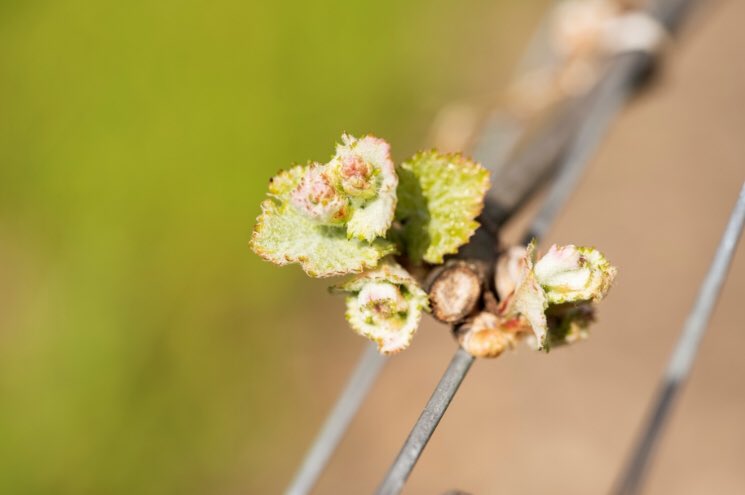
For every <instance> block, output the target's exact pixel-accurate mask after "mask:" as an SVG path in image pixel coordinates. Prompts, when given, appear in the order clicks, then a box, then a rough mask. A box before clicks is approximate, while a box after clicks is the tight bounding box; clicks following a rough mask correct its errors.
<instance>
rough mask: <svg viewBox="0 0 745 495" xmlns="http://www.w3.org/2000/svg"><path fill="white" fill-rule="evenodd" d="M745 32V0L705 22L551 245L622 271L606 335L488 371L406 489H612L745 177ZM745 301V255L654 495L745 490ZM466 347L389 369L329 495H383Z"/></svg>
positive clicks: (295, 449)
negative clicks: (596, 254)
mask: <svg viewBox="0 0 745 495" xmlns="http://www.w3.org/2000/svg"><path fill="white" fill-rule="evenodd" d="M743 19H745V2H742V1H739V0H731V1H727V2H716V3H714V4H711V5H708V6H707V7H705V8H703V9H699V10H698V11H697V12H696V13H695V16H694V18H693V19H692V20H691V22H689V23H688V26H687V29H686V30H685V31H684V33H683V36H682V38H681V39H680V41H678V43H677V45H676V46H674V47H673V50H672V52H671V54H670V55H671V56H670V57H669V60H668V62H669V63H668V64H667V65H666V67H665V71H664V74H663V77H662V78H661V80H660V81H658V83H657V85H656V86H655V87H654V88H653V89H652V90H650V91H647V92H646V93H645V94H644V95H643V96H641V97H639V98H637V99H636V100H635V101H634V103H633V104H632V105H631V106H630V107H629V108H628V109H627V110H626V111H625V112H624V114H623V115H622V117H621V118H620V119H619V121H618V122H617V123H616V125H615V126H614V127H613V130H612V134H611V135H610V136H609V138H608V139H607V140H606V141H605V143H604V144H603V146H602V149H601V150H600V152H599V153H598V154H597V156H596V158H595V159H594V160H593V161H592V164H591V166H590V169H589V170H588V172H587V173H586V175H585V177H584V179H583V180H582V183H581V185H580V187H579V189H578V190H577V192H576V194H575V195H574V197H573V198H572V200H571V202H570V203H569V205H568V207H567V208H565V210H564V211H563V212H562V215H561V217H560V219H559V221H558V222H557V224H556V225H555V227H554V228H553V230H552V231H551V232H550V234H549V236H548V238H547V239H546V245H548V244H549V243H551V242H559V243H577V244H591V245H595V246H597V247H599V248H601V249H602V250H603V251H604V252H605V253H606V254H607V256H608V257H609V258H610V260H611V261H612V262H613V263H614V264H615V265H617V266H618V267H619V271H620V274H619V277H618V279H617V283H616V285H615V287H614V288H613V290H612V291H611V294H610V296H609V298H608V299H607V301H606V302H605V303H603V305H602V307H601V310H600V314H599V322H598V323H597V325H596V326H595V328H594V333H593V335H592V338H591V339H590V340H589V341H587V342H585V343H582V344H580V345H576V346H574V347H573V348H568V349H560V350H557V351H556V352H552V353H551V354H550V355H548V356H546V355H543V354H538V353H533V352H530V351H529V350H527V349H523V348H521V349H519V350H518V351H517V352H512V353H509V354H507V355H504V356H503V357H502V358H500V359H498V360H495V361H481V362H477V363H476V364H475V365H474V366H473V368H472V370H471V373H470V375H469V376H468V378H467V379H466V381H465V382H464V384H463V386H462V387H461V390H460V391H459V393H458V395H457V397H456V399H455V401H454V402H453V404H452V406H451V407H450V409H449V411H448V413H447V415H446V416H445V418H444V420H443V421H442V423H441V424H440V427H439V428H438V430H437V431H436V433H435V435H434V437H433V438H432V440H431V442H430V444H429V446H428V447H427V449H426V450H425V452H424V455H423V456H422V458H421V460H420V462H419V464H418V465H417V467H416V469H415V470H414V472H413V474H412V476H411V478H410V480H409V483H408V485H407V489H406V490H405V492H406V493H412V494H440V493H443V492H445V491H446V490H447V489H452V488H459V489H462V490H465V491H468V492H471V493H474V494H491V493H509V494H535V493H548V492H550V493H556V494H580V493H582V494H584V493H606V492H608V490H609V488H610V486H611V485H612V483H613V481H614V479H615V477H616V476H617V474H618V472H619V468H620V467H621V465H622V463H623V461H624V460H625V459H626V457H627V454H628V453H629V450H630V447H631V446H632V443H633V441H634V439H635V438H636V435H637V433H638V430H639V427H640V425H641V422H642V420H643V418H644V417H645V415H646V412H647V410H648V405H649V402H650V399H651V397H652V395H653V393H654V390H655V388H656V385H657V383H658V380H659V377H660V374H661V372H662V371H663V368H664V365H665V362H666V360H667V357H668V355H669V353H670V350H671V348H672V346H673V344H674V343H675V341H676V339H677V335H678V332H679V330H680V327H681V325H682V324H683V321H684V320H685V318H686V315H687V313H688V311H689V309H690V307H691V304H692V302H693V300H694V298H695V296H696V293H697V290H698V287H699V284H700V283H701V280H702V278H703V276H704V274H705V272H706V270H707V268H708V266H709V263H710V261H711V258H712V255H713V253H714V251H715V249H716V246H717V243H718V242H719V238H720V235H721V233H722V229H723V227H724V225H725V223H726V220H727V216H728V214H729V212H730V209H731V207H732V206H733V203H734V201H735V198H736V196H737V193H738V191H739V189H740V186H741V184H742V182H743V180H744V179H745V134H744V131H745V95H744V94H743V93H744V92H745V30H743V28H742V21H743ZM534 207H535V205H533V208H534ZM525 217H526V218H527V215H525ZM525 220H526V219H525V218H523V219H522V221H520V220H518V221H517V222H516V224H519V223H522V224H524V223H525ZM518 231H519V228H518V227H517V226H513V227H512V232H513V234H514V233H515V232H518ZM743 294H745V243H741V245H740V247H739V249H738V253H737V256H736V258H735V261H734V264H733V266H732V270H731V272H730V274H729V278H728V281H727V283H726V285H725V287H724V292H723V295H722V297H721V299H720V301H719V305H718V308H717V310H716V312H715V314H714V318H713V321H712V323H711V326H710V329H709V333H708V334H707V336H706V338H705V340H704V342H703V346H702V348H701V352H700V356H699V358H698V361H697V363H696V367H695V369H694V372H693V375H692V378H691V380H690V382H689V384H688V386H687V387H686V388H685V389H684V391H683V393H682V394H681V395H680V401H679V403H678V407H677V408H676V410H675V412H674V414H673V416H672V421H671V422H670V424H669V427H668V428H667V430H666V431H665V435H664V439H663V442H662V444H661V448H660V449H659V451H658V453H657V456H656V458H655V461H654V465H653V468H652V471H651V474H650V476H649V478H648V480H647V489H646V493H651V494H652V493H658V494H662V493H675V494H681V495H682V494H702V493H723V494H725V493H726V494H734V493H745V470H744V469H743V466H744V465H745V421H743V418H745V387H744V386H743V383H744V381H745V359H743V358H742V357H741V354H742V350H743V348H745V315H743V313H742V306H743V302H744V301H745V297H744V296H743ZM329 313H330V315H329V316H328V317H324V316H319V317H318V318H320V319H321V320H322V321H319V322H317V323H318V324H322V325H338V326H342V325H344V323H343V321H342V320H341V318H340V317H338V316H336V315H335V314H336V313H340V312H338V311H335V312H334V315H331V313H332V312H331V311H329ZM326 344H329V343H328V342H327V343H326ZM331 345H334V346H338V348H336V349H333V350H329V349H325V350H323V351H321V350H318V351H317V352H315V349H309V352H308V355H307V357H306V358H305V359H304V360H303V361H302V362H300V363H298V364H297V368H296V370H295V374H296V380H297V383H298V384H313V387H314V395H313V397H314V398H313V399H312V400H311V401H310V403H307V399H308V397H309V395H310V394H308V395H306V396H304V397H302V398H298V399H297V407H298V418H300V417H302V418H303V419H302V421H299V424H298V427H297V431H298V434H297V436H296V438H295V440H296V444H295V445H293V446H292V448H291V449H289V450H288V451H284V452H283V453H282V456H281V457H282V462H281V464H283V465H284V469H285V470H284V471H282V472H276V473H267V476H271V478H272V480H271V481H269V480H264V481H266V482H267V485H273V486H276V485H277V483H278V482H279V481H282V480H277V479H276V478H275V477H276V476H278V475H279V477H286V479H289V478H290V476H291V473H292V471H293V470H294V469H295V467H296V465H297V463H298V462H299V460H300V458H301V456H302V453H303V451H304V449H305V448H306V447H307V445H308V444H309V443H310V441H311V439H312V437H313V435H314V434H315V431H316V429H317V427H318V425H319V424H320V422H321V421H322V418H323V416H324V414H325V413H326V411H327V410H328V409H329V408H330V405H331V404H332V401H333V399H334V397H335V395H336V394H337V392H338V391H339V390H340V389H341V387H342V386H343V383H344V380H345V378H346V376H345V375H346V373H347V372H348V370H350V369H351V368H352V366H353V364H354V361H355V359H356V357H357V355H358V354H359V352H361V349H362V347H363V345H364V343H363V342H362V341H360V340H359V339H355V338H354V336H352V335H348V336H346V337H345V338H341V339H336V340H335V342H334V343H331ZM454 348H455V346H454V343H453V341H452V339H451V338H450V336H449V335H448V331H447V329H446V328H445V327H443V326H439V325H437V324H435V323H433V322H432V321H431V320H428V321H427V322H426V323H425V325H424V326H423V328H422V329H421V330H420V333H419V335H418V336H417V338H416V340H415V344H414V345H413V346H412V348H411V349H410V350H408V351H407V352H405V353H403V354H401V355H399V356H396V357H394V358H392V359H391V360H390V362H389V363H388V365H387V367H386V368H385V369H384V371H383V373H382V376H381V377H380V380H379V381H378V383H377V384H376V386H375V388H374V389H373V392H372V394H371V395H370V396H369V398H368V400H367V401H366V403H365V404H364V406H363V408H362V411H361V413H360V414H359V416H358V417H357V418H356V420H355V421H354V423H353V425H352V428H351V430H350V432H349V434H348V436H347V437H346V439H345V440H344V441H343V443H342V445H341V446H340V448H339V450H338V452H337V454H336V455H335V457H334V458H333V460H332V462H331V464H330V466H329V468H328V470H327V472H326V473H325V474H324V476H323V477H322V479H321V482H320V483H319V486H318V489H317V493H334V494H346V493H369V492H371V491H372V490H373V489H374V487H375V486H376V485H377V484H378V482H379V481H380V479H381V477H382V475H383V474H384V473H385V471H386V470H387V468H388V466H389V464H390V462H391V461H392V460H393V458H394V456H395V455H396V454H397V452H398V449H399V448H400V447H401V444H402V442H403V440H404V439H405V437H406V435H407V433H408V430H409V428H410V427H411V426H412V425H413V423H414V421H415V420H416V418H417V416H418V414H419V412H420V410H421V407H422V406H423V405H424V403H425V402H426V400H427V398H428V397H429V395H430V393H431V391H432V390H433V388H434V386H435V384H436V382H437V380H438V379H439V378H440V376H441V374H442V371H443V370H444V368H445V367H446V365H447V363H448V361H449V359H450V357H451V355H452V352H453V350H454ZM311 350H313V351H314V352H310V351H311ZM329 355H337V356H341V357H340V358H338V359H334V360H330V359H328V358H327V356H329ZM304 401H305V402H304ZM255 481H258V482H259V484H261V481H260V480H255Z"/></svg>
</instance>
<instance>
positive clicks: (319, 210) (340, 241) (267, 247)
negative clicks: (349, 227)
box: [250, 164, 394, 277]
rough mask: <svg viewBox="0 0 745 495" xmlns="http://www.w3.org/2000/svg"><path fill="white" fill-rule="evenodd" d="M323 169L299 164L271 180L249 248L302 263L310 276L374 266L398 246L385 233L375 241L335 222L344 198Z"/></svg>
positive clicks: (282, 260) (275, 260) (278, 260)
mask: <svg viewBox="0 0 745 495" xmlns="http://www.w3.org/2000/svg"><path fill="white" fill-rule="evenodd" d="M323 172H324V169H323V168H322V166H320V165H318V164H311V165H298V166H295V167H293V168H292V169H290V170H288V171H285V172H280V173H279V174H278V175H277V176H275V177H274V178H273V179H272V180H271V182H270V184H269V197H268V198H267V199H265V200H264V201H263V202H262V204H261V215H260V216H259V218H258V219H257V223H256V227H255V228H254V232H253V235H252V237H251V242H250V245H251V248H252V249H253V250H254V252H256V254H258V255H259V256H261V257H262V258H264V259H266V260H267V261H271V262H272V263H276V264H278V265H286V264H289V263H300V264H301V266H302V268H303V270H305V272H306V273H307V274H308V275H310V276H311V277H330V276H334V275H343V274H347V273H359V272H362V271H363V270H366V269H370V268H373V267H375V266H376V265H377V264H378V261H379V260H380V259H381V258H382V257H383V256H385V255H386V254H390V253H392V252H393V251H394V246H393V244H391V243H390V242H388V241H385V240H383V239H376V240H375V241H373V242H372V243H369V242H366V241H361V240H358V239H348V238H347V232H346V229H345V227H344V225H343V224H339V225H334V223H333V220H334V218H335V216H336V215H337V213H338V212H339V211H343V208H339V205H340V204H342V202H340V201H337V200H336V199H335V196H334V195H333V194H331V193H330V191H329V190H328V189H326V188H325V186H324V181H325V180H326V179H324V178H323ZM335 201H336V202H335ZM335 212H336V213H335Z"/></svg>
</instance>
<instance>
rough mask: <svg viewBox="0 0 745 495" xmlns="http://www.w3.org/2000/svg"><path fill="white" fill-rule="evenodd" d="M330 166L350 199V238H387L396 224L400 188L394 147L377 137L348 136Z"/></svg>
mask: <svg viewBox="0 0 745 495" xmlns="http://www.w3.org/2000/svg"><path fill="white" fill-rule="evenodd" d="M328 167H329V169H330V171H331V173H332V174H333V176H334V177H335V178H336V180H337V183H338V187H339V189H340V191H341V192H342V194H344V195H346V196H347V197H348V198H349V203H350V209H351V211H350V217H349V221H348V223H347V235H348V236H349V237H356V238H358V239H364V240H366V241H372V240H373V239H375V238H376V237H384V236H385V233H386V232H387V231H388V229H389V228H390V226H391V223H393V214H394V212H395V210H396V188H397V186H398V176H397V175H396V170H395V167H394V165H393V160H391V147H390V145H389V144H388V143H387V142H385V141H384V140H382V139H379V138H376V137H373V136H365V137H363V138H360V139H356V138H354V137H352V136H350V135H348V134H344V135H343V136H342V144H340V145H337V147H336V155H335V156H334V158H333V159H332V160H331V162H329V164H328Z"/></svg>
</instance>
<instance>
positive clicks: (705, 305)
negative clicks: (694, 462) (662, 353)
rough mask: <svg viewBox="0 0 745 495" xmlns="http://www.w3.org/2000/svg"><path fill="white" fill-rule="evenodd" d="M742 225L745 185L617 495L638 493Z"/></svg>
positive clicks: (697, 344)
mask: <svg viewBox="0 0 745 495" xmlns="http://www.w3.org/2000/svg"><path fill="white" fill-rule="evenodd" d="M743 225H745V184H743V187H742V189H741V191H740V196H739V198H738V200H737V203H736V204H735V207H734V209H733V210H732V214H731V215H730V218H729V223H728V224H727V227H726V228H725V230H724V235H723V236H722V240H721V241H720V243H719V247H718V248H717V252H716V254H715V255H714V261H713V262H712V264H711V267H710V268H709V272H708V273H707V274H706V278H705V279H704V283H703V284H702V285H701V289H700V290H699V293H698V297H697V299H696V303H695V304H694V306H693V309H692V310H691V314H690V315H689V316H688V319H687V320H686V323H685V325H684V327H683V330H682V332H681V334H680V338H679V339H678V344H677V345H676V347H675V350H674V351H673V353H672V355H671V356H670V360H669V361H668V365H667V370H666V371H665V375H664V377H663V379H662V383H661V385H660V388H659V391H658V393H657V395H656V397H655V399H654V400H653V404H654V407H653V408H652V413H651V415H650V416H649V419H648V421H647V424H646V426H645V428H644V430H643V433H642V435H641V437H640V438H639V441H638V443H637V445H636V447H635V448H634V451H633V454H632V455H631V458H630V459H629V463H628V465H627V466H626V469H625V470H624V472H623V475H622V476H621V478H620V481H619V483H618V486H617V488H616V490H615V491H614V493H616V494H617V495H634V494H636V493H639V490H640V487H641V483H642V481H643V479H644V474H645V472H646V468H647V466H648V464H649V460H650V458H651V456H652V454H653V452H654V448H655V445H656V444H657V442H658V441H659V437H660V435H661V434H662V430H663V428H664V426H665V422H666V420H667V418H668V417H669V415H670V411H671V410H672V406H673V403H674V400H675V397H676V396H677V394H678V392H679V390H680V388H681V386H682V385H683V384H684V383H685V381H686V379H687V378H688V375H689V374H690V372H691V368H692V367H693V362H694V361H695V359H696V354H697V351H698V348H699V345H700V344H701V339H702V338H703V336H704V333H706V328H707V325H708V323H709V320H710V319H711V314H712V312H713V311H714V307H715V305H716V302H717V299H718V298H719V294H720V292H721V290H722V285H723V284H724V280H725V277H726V276H727V272H728V270H729V267H730V264H731V263H732V257H733V256H734V254H735V248H736V247H737V242H738V240H739V239H740V235H741V234H742V229H743Z"/></svg>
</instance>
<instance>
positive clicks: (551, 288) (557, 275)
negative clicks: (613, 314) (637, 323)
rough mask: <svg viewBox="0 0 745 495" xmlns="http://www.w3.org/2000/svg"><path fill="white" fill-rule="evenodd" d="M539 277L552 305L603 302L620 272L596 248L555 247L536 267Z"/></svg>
mask: <svg viewBox="0 0 745 495" xmlns="http://www.w3.org/2000/svg"><path fill="white" fill-rule="evenodd" d="M535 276H536V278H537V279H538V282H539V283H540V284H541V286H542V287H543V288H544V289H545V291H546V297H547V298H548V301H549V302H550V303H552V304H561V303H565V302H577V301H589V300H593V301H600V300H601V299H603V297H605V294H606V293H607V292H608V289H609V288H610V284H611V283H612V282H613V279H614V278H615V276H616V269H615V268H614V267H613V266H611V264H610V263H609V262H608V260H606V259H605V257H604V256H603V255H602V253H600V251H598V250H596V249H593V248H586V247H577V246H573V245H571V244H569V245H567V246H557V245H556V244H554V245H553V246H551V249H549V250H548V253H546V255H545V256H544V257H543V258H541V259H540V260H539V261H538V262H537V263H536V264H535Z"/></svg>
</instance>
